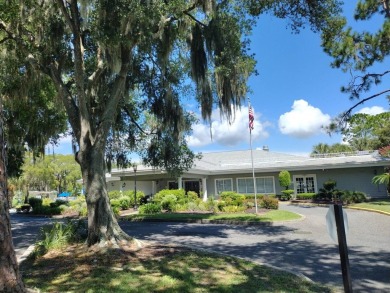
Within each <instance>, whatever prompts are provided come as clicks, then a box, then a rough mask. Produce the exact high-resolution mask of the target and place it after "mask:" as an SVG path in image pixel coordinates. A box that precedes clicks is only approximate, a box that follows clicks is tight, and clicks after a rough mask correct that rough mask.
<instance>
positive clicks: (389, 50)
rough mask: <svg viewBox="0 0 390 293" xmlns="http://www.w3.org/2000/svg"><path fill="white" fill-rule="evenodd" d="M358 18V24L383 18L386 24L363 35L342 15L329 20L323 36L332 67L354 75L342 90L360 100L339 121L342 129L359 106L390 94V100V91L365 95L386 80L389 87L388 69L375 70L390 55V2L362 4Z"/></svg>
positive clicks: (356, 17) (361, 2) (367, 2)
mask: <svg viewBox="0 0 390 293" xmlns="http://www.w3.org/2000/svg"><path fill="white" fill-rule="evenodd" d="M354 17H355V20H356V21H367V22H368V21H377V20H378V18H379V19H383V22H382V24H381V26H380V28H379V29H378V30H377V31H374V32H370V31H367V30H366V31H361V32H359V31H356V30H354V29H353V28H352V27H351V26H349V25H348V22H347V20H346V18H345V17H344V16H343V15H342V14H341V13H340V14H339V15H337V16H332V17H330V18H329V19H328V21H327V22H326V26H325V28H324V30H323V33H322V46H323V48H324V50H325V52H326V53H328V54H329V55H330V56H331V57H332V58H333V59H334V61H333V63H332V66H333V67H336V68H341V69H342V70H343V71H346V72H348V73H349V74H351V81H350V83H349V84H348V85H347V86H344V87H342V89H341V90H342V92H345V93H349V95H350V98H351V99H358V100H359V101H358V102H357V103H356V104H355V105H354V106H353V107H351V108H350V109H348V110H347V111H345V112H344V113H343V114H342V115H340V117H339V118H338V119H337V121H336V123H337V124H339V125H341V127H343V126H346V125H347V124H346V122H347V121H348V120H349V118H350V117H351V115H352V111H353V110H354V109H355V108H356V107H357V106H359V105H361V104H363V103H364V102H366V101H368V100H371V99H374V98H376V97H384V96H386V95H387V99H389V95H388V93H389V92H390V88H384V89H381V90H378V91H376V92H374V94H370V95H369V96H363V95H364V94H365V93H367V92H368V91H371V90H374V88H375V87H376V86H377V85H379V84H381V83H382V81H384V80H387V82H386V83H385V84H389V82H388V78H389V76H390V68H389V67H388V66H387V68H386V66H381V67H379V68H383V67H384V68H383V69H382V70H375V69H373V68H374V66H375V65H378V64H380V63H382V64H383V61H384V60H385V59H386V58H389V54H390V46H389V39H390V6H389V1H372V0H361V1H358V3H357V6H356V10H355V14H354ZM374 19H375V20H374ZM387 65H388V64H387Z"/></svg>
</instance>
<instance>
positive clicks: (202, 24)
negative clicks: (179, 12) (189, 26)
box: [184, 11, 207, 27]
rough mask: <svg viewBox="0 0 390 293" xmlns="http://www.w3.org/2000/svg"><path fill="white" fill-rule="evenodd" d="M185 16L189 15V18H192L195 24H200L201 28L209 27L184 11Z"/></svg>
mask: <svg viewBox="0 0 390 293" xmlns="http://www.w3.org/2000/svg"><path fill="white" fill-rule="evenodd" d="M184 14H185V15H187V16H189V17H190V18H192V19H193V20H194V21H195V22H197V23H198V24H200V25H201V26H203V27H206V26H207V25H206V24H204V23H203V22H201V21H200V20H197V19H196V18H195V17H194V16H193V15H192V14H190V13H188V12H186V11H184Z"/></svg>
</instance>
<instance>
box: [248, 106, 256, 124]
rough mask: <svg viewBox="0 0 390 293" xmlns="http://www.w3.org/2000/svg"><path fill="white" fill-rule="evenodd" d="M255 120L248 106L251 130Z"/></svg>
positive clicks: (250, 107)
mask: <svg viewBox="0 0 390 293" xmlns="http://www.w3.org/2000/svg"><path fill="white" fill-rule="evenodd" d="M254 120H255V116H254V115H253V109H252V106H249V129H250V130H253V121H254Z"/></svg>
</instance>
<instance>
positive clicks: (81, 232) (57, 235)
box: [32, 221, 87, 257]
mask: <svg viewBox="0 0 390 293" xmlns="http://www.w3.org/2000/svg"><path fill="white" fill-rule="evenodd" d="M86 231H87V228H86V224H85V222H84V221H68V222H67V223H60V222H56V223H54V224H53V225H52V226H45V227H43V228H41V232H40V240H39V241H37V242H36V243H35V248H34V251H33V253H32V257H38V256H40V255H43V254H45V253H46V252H48V251H49V250H51V249H60V248H62V247H64V246H66V245H67V244H69V243H72V242H76V241H80V240H81V239H83V238H86Z"/></svg>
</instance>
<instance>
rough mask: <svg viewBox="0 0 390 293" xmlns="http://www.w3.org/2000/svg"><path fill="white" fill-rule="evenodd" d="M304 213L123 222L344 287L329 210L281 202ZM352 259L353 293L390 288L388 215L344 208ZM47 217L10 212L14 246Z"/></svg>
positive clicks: (142, 233)
mask: <svg viewBox="0 0 390 293" xmlns="http://www.w3.org/2000/svg"><path fill="white" fill-rule="evenodd" d="M280 208H281V209H285V210H290V211H293V212H297V213H300V214H303V215H305V219H304V220H302V221H293V222H285V223H278V224H272V225H261V226H232V225H214V224H207V225H204V224H185V223H146V222H141V223H131V222H121V226H122V228H123V229H124V230H125V231H126V232H127V233H128V234H129V235H132V236H135V237H137V238H138V239H141V240H152V241H160V242H165V243H176V244H180V245H188V246H191V247H195V248H201V249H208V250H213V251H216V252H219V253H224V254H229V255H233V256H239V257H244V258H248V259H250V260H252V261H256V262H259V263H266V264H270V265H273V266H276V267H279V268H283V269H287V270H291V271H294V272H296V273H301V274H303V275H305V276H307V277H309V278H311V279H312V280H314V281H318V282H321V283H325V284H328V285H332V286H336V287H339V288H342V277H341V270H340V260H339V254H338V248H337V246H336V244H334V243H333V242H332V240H331V239H330V237H329V236H328V234H327V231H326V222H325V215H326V212H327V210H328V209H327V208H323V207H301V206H292V205H287V204H281V206H280ZM346 212H347V214H348V220H349V234H348V237H347V242H348V246H349V253H350V254H349V258H350V265H351V276H352V282H353V288H354V292H390V217H389V216H385V215H380V214H376V213H371V212H364V211H356V210H346ZM49 222H50V220H49V219H40V218H29V217H24V216H18V215H12V233H13V237H14V242H15V246H16V250H17V251H18V253H19V254H20V253H21V252H22V251H23V249H25V248H27V247H28V245H30V244H32V243H33V242H34V239H35V237H36V233H37V232H38V230H39V227H40V226H41V225H44V224H47V223H49Z"/></svg>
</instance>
